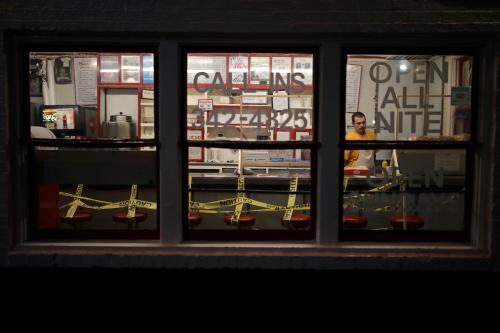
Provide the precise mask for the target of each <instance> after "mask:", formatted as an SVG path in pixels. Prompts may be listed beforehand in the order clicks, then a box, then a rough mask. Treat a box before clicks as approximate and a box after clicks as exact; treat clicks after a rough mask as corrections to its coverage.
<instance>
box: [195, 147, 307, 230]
mask: <svg viewBox="0 0 500 333" xmlns="http://www.w3.org/2000/svg"><path fill="white" fill-rule="evenodd" d="M212 150H213V152H212V153H211V154H213V156H216V158H217V159H219V160H228V161H229V160H231V161H233V160H236V161H237V160H238V158H239V155H240V152H239V150H232V149H221V148H214V149H212ZM241 154H242V160H243V164H242V166H243V177H241V176H240V177H238V173H239V174H241V171H240V169H239V167H238V163H236V162H231V163H229V162H227V163H224V164H216V163H196V162H191V163H190V165H189V171H190V173H189V181H190V183H189V186H190V191H189V193H190V194H189V201H190V202H191V204H190V211H189V226H190V228H191V229H199V230H239V229H243V230H309V229H310V228H311V226H312V222H313V221H311V218H310V203H311V188H310V179H311V174H310V161H309V159H310V150H305V149H302V151H297V150H293V149H289V150H242V151H241ZM296 155H300V156H301V157H302V158H304V159H303V160H302V162H300V163H299V162H296V161H295V160H294V161H291V160H288V159H287V158H288V157H290V158H294V156H296ZM238 190H240V191H238ZM238 200H239V201H238ZM287 207H288V208H289V209H287ZM235 212H240V213H239V214H240V215H239V218H237V217H235Z"/></svg>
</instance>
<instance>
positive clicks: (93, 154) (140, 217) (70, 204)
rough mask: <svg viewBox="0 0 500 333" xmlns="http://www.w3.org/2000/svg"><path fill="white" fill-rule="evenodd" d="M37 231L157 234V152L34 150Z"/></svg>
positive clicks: (150, 150)
mask: <svg viewBox="0 0 500 333" xmlns="http://www.w3.org/2000/svg"><path fill="white" fill-rule="evenodd" d="M35 167H36V170H35V171H36V173H35V182H36V193H35V194H34V195H35V196H36V207H37V209H36V212H37V219H36V228H37V229H38V230H47V229H49V230H54V229H55V230H57V229H70V230H156V229H157V221H156V220H157V219H156V202H157V200H156V186H157V185H156V184H157V180H156V151H155V148H154V147H144V148H135V149H134V148H130V149H129V148H120V149H76V148H72V149H68V148H61V147H36V148H35Z"/></svg>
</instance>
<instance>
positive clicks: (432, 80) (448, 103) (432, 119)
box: [345, 54, 472, 141]
mask: <svg viewBox="0 0 500 333" xmlns="http://www.w3.org/2000/svg"><path fill="white" fill-rule="evenodd" d="M346 73H347V74H346V114H345V119H346V120H345V121H346V129H345V130H346V139H347V140H375V139H376V140H439V141H468V140H469V139H470V126H471V85H472V57H471V56H466V55H373V54H351V55H348V58H347V68H346ZM355 112H361V113H363V114H364V115H365V117H364V118H363V115H359V114H358V115H359V117H356V119H353V115H354V113H355ZM355 120H357V124H356V122H355ZM363 121H365V122H366V124H362V122H363ZM365 125H366V131H364V130H363V128H364V127H365ZM365 133H368V134H367V135H366V134H365Z"/></svg>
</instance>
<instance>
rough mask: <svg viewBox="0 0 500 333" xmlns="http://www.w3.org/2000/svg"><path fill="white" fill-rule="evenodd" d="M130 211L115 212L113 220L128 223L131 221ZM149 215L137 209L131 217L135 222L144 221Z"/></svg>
mask: <svg viewBox="0 0 500 333" xmlns="http://www.w3.org/2000/svg"><path fill="white" fill-rule="evenodd" d="M127 215H128V212H127V211H121V212H117V213H114V214H113V220H114V221H115V222H119V223H126V222H128V221H129V219H127ZM147 217H148V214H146V213H143V212H139V211H135V216H134V217H133V218H132V219H131V220H132V221H133V222H142V221H144V220H145V219H146V218H147Z"/></svg>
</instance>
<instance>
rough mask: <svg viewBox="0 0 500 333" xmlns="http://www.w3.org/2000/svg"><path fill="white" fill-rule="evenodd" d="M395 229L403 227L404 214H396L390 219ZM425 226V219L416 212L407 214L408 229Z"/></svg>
mask: <svg viewBox="0 0 500 333" xmlns="http://www.w3.org/2000/svg"><path fill="white" fill-rule="evenodd" d="M389 222H391V225H392V226H393V227H394V229H398V230H402V229H403V214H396V215H393V216H391V218H390V219H389ZM423 226H424V219H423V218H421V217H420V216H418V215H415V214H406V229H408V230H416V229H419V228H422V227H423Z"/></svg>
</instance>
